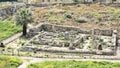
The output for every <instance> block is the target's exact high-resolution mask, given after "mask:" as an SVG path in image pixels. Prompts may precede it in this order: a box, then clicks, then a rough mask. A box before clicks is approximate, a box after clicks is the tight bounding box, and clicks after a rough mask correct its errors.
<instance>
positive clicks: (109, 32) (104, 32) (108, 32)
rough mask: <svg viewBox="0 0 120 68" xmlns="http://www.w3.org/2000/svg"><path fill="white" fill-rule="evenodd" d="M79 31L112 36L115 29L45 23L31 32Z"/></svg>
mask: <svg viewBox="0 0 120 68" xmlns="http://www.w3.org/2000/svg"><path fill="white" fill-rule="evenodd" d="M42 30H44V31H50V32H51V31H53V32H54V31H62V32H64V31H70V30H74V31H78V32H79V33H82V34H94V35H103V36H112V33H113V30H102V29H94V30H86V29H82V28H80V27H73V26H63V25H54V24H43V25H41V26H39V27H36V28H32V29H30V33H37V32H40V31H42Z"/></svg>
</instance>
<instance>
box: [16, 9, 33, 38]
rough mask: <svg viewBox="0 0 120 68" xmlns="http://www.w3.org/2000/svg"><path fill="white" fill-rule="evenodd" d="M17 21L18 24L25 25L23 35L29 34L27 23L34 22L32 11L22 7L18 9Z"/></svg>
mask: <svg viewBox="0 0 120 68" xmlns="http://www.w3.org/2000/svg"><path fill="white" fill-rule="evenodd" d="M15 21H16V24H17V25H22V26H23V36H26V34H27V24H28V23H31V22H33V17H32V13H31V12H30V10H28V9H26V8H22V9H20V10H18V11H17V13H16V15H15Z"/></svg>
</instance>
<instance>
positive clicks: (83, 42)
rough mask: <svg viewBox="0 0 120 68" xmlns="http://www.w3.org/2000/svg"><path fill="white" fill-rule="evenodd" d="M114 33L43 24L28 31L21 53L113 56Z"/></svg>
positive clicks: (115, 45) (114, 47)
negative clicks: (27, 39) (26, 40)
mask: <svg viewBox="0 0 120 68" xmlns="http://www.w3.org/2000/svg"><path fill="white" fill-rule="evenodd" d="M116 33H117V32H116V31H113V30H100V29H94V30H85V29H81V28H77V27H72V26H61V25H51V24H43V25H41V26H39V25H38V26H36V27H35V28H32V29H30V30H29V33H28V38H29V39H30V40H29V41H28V42H27V43H25V44H24V46H23V47H21V48H20V50H21V51H31V52H32V51H37V52H39V51H42V52H52V53H80V54H94V55H96V54H101V55H102V54H103V55H115V52H116V48H117V43H116V36H117V34H116Z"/></svg>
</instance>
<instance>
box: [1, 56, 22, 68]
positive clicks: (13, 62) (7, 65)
mask: <svg viewBox="0 0 120 68" xmlns="http://www.w3.org/2000/svg"><path fill="white" fill-rule="evenodd" d="M21 64H22V60H21V59H18V58H11V57H6V56H0V68H17V67H18V66H19V65H21Z"/></svg>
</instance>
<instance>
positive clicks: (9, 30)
mask: <svg viewBox="0 0 120 68" xmlns="http://www.w3.org/2000/svg"><path fill="white" fill-rule="evenodd" d="M20 31H21V27H20V26H16V25H15V24H14V23H13V22H11V21H4V22H3V21H0V41H1V40H4V39H6V38H8V37H10V36H12V35H14V34H15V33H18V32H20Z"/></svg>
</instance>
